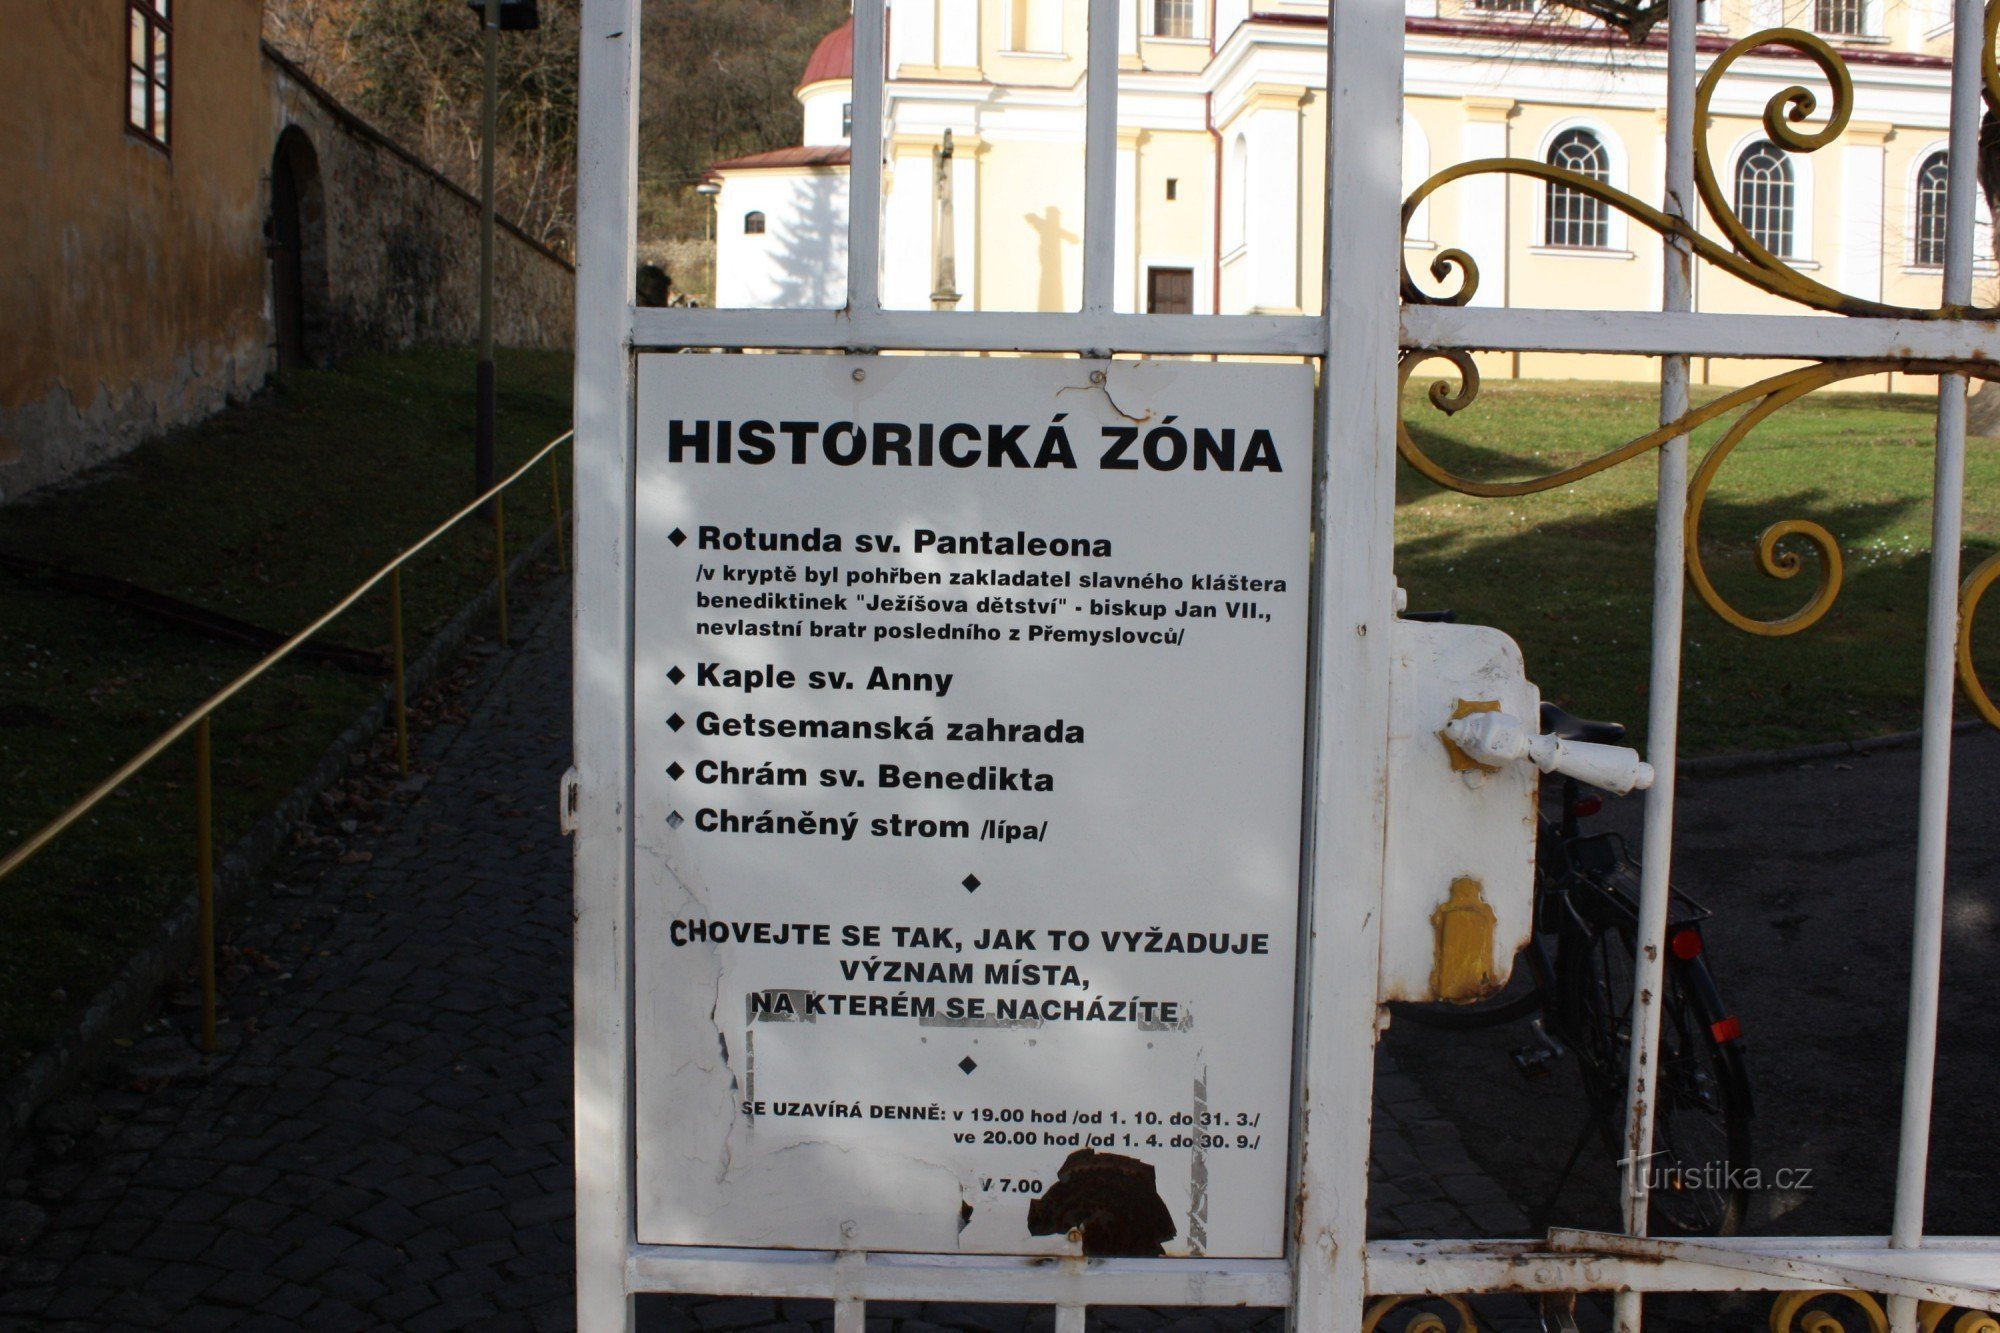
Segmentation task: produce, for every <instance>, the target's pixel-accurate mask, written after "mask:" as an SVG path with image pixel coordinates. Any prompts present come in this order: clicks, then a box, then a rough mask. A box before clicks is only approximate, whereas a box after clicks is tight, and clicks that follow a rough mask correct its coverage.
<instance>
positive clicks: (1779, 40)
mask: <svg viewBox="0 0 2000 1333" xmlns="http://www.w3.org/2000/svg"><path fill="white" fill-rule="evenodd" d="M1996 23H2000V5H1990V6H1989V7H1988V9H1987V29H1988V36H1989V41H1988V44H1987V63H1986V79H1987V87H1988V95H1989V96H1990V97H1992V98H1994V99H1995V101H1996V103H2000V68H1996V65H1995V59H1996V57H1995V54H1994V50H1993V44H1992V41H1991V38H1992V37H1993V36H1994V34H1995V32H1996V26H1995V25H1996ZM1772 48H1777V49H1782V50H1785V51H1790V52H1793V53H1795V54H1798V55H1801V56H1803V57H1805V58H1806V59H1807V60H1809V61H1810V62H1812V64H1813V65H1814V66H1816V67H1817V68H1818V70H1819V71H1820V73H1821V74H1823V75H1824V76H1825V77H1826V80H1827V83H1828V85H1829V87H1830V90H1831V106H1830V107H1829V109H1828V111H1827V117H1826V121H1825V123H1824V124H1823V125H1820V126H1819V127H1818V128H1811V127H1809V126H1808V124H1807V122H1809V121H1810V120H1811V119H1812V118H1813V116H1814V115H1815V114H1817V113H1818V111H1819V95H1818V94H1816V93H1814V92H1813V91H1812V89H1810V88H1807V87H1805V86H1804V85H1803V84H1793V85H1791V86H1790V87H1787V88H1785V89H1782V90H1781V91H1779V92H1778V93H1776V94H1775V95H1773V96H1772V97H1771V98H1770V100H1769V101H1768V102H1766V103H1765V105H1764V117H1763V120H1764V130H1765V132H1766V133H1767V134H1768V135H1769V136H1770V138H1771V141H1772V142H1773V143H1775V144H1777V145H1778V146H1779V147H1780V148H1782V149H1784V150H1785V151H1786V152H1789V153H1800V154H1807V153H1816V152H1818V151H1819V150H1820V149H1822V148H1824V147H1826V146H1827V145H1828V144H1830V143H1833V142H1834V141H1835V140H1836V139H1838V138H1839V137H1840V135H1841V134H1842V133H1843V132H1844V131H1845V130H1846V129H1847V122H1848V119H1849V118H1850V117H1851V116H1852V115H1853V113H1854V79H1853V76H1852V75H1851V74H1850V73H1849V72H1848V69H1847V63H1846V62H1845V61H1844V60H1842V59H1841V58H1840V55H1839V53H1838V52H1836V51H1835V50H1834V49H1833V48H1832V47H1831V46H1829V45H1827V44H1826V43H1825V42H1824V41H1822V40H1820V39H1819V38H1818V37H1815V36H1813V35H1812V34H1811V33H1809V32H1801V31H1800V30H1798V29H1796V28H1767V29H1765V30H1764V31H1762V32H1756V33H1752V34H1750V35H1749V36H1748V37H1745V38H1743V39H1742V40H1741V41H1738V42H1736V43H1735V44H1733V45H1732V46H1730V47H1729V49H1728V50H1726V51H1724V52H1723V53H1722V54H1721V55H1719V56H1717V57H1716V58H1715V61H1714V63H1712V64H1711V65H1710V66H1709V67H1708V70H1707V71H1706V72H1705V73H1704V74H1703V75H1702V78H1701V82H1700V84H1699V85H1698V86H1697V88H1696V90H1695V112H1694V123H1695V125H1696V126H1697V127H1703V128H1698V129H1697V131H1696V139H1695V145H1694V150H1695V152H1694V171H1695V190H1696V193H1697V194H1699V196H1700V197H1701V201H1702V205H1703V207H1704V208H1705V209H1706V210H1707V212H1708V215H1709V217H1710V218H1711V219H1712V220H1713V221H1714V223H1715V226H1716V227H1717V228H1718V229H1719V230H1720V231H1721V232H1722V233H1723V235H1724V237H1726V238H1727V241H1728V243H1727V244H1724V243H1722V242H1720V241H1717V240H1715V239H1714V238H1713V237H1710V236H1704V235H1703V234H1702V233H1701V231H1700V230H1699V229H1698V228H1697V227H1696V226H1695V225H1694V223H1693V222H1691V221H1688V220H1684V219H1681V218H1677V217H1674V216H1672V215H1671V214H1668V213H1666V212H1664V211H1662V210H1661V209H1658V208H1655V207H1653V206H1652V205H1651V204H1648V203H1646V202H1645V201H1644V200H1642V199H1640V198H1638V197H1637V196H1635V195H1631V194H1627V193H1626V192H1625V191H1623V190H1619V189H1616V188H1614V187H1612V186H1611V185H1609V184H1607V183H1605V182H1603V181H1600V180H1594V179H1592V178H1591V177H1589V176H1586V175H1583V174H1581V173H1579V172H1575V171H1571V170H1569V169H1568V168H1566V167H1558V166H1555V165H1553V164H1551V163H1547V162H1537V161H1534V160H1533V159H1531V158H1522V157H1489V158H1480V159H1477V160H1475V161H1471V162H1461V163H1459V164H1458V165H1456V166H1453V167H1448V168H1446V169H1445V170H1444V171H1441V172H1439V173H1437V174H1436V175H1435V176H1432V177H1431V178H1430V179H1429V180H1427V181H1425V182H1424V183H1423V184H1422V185H1420V186H1418V187H1417V188H1416V190H1415V191H1413V192H1412V193H1411V195H1410V197H1409V198H1408V199H1406V200H1404V201H1403V228H1404V231H1405V232H1406V233H1407V232H1408V229H1409V224H1410V219H1411V218H1412V217H1414V216H1415V215H1416V212H1417V210H1418V209H1419V208H1420V207H1422V206H1423V204H1424V202H1425V201H1426V200H1427V199H1429V198H1430V197H1431V196H1432V195H1433V194H1435V193H1437V192H1438V191H1439V190H1441V189H1443V188H1444V187H1445V186H1447V185H1450V184H1452V183H1453V182H1456V181H1461V180H1465V179H1468V178H1469V177H1473V176H1485V175H1495V174H1500V175H1510V176H1525V177H1528V178H1530V179H1534V180H1539V181H1543V182H1545V183H1547V184H1554V185H1561V186H1563V187H1564V188H1565V189H1569V190H1574V191H1576V192H1577V193H1578V194H1583V195H1588V196H1589V197H1590V198H1593V199H1597V200H1601V201H1602V202H1604V203H1605V204H1607V205H1609V206H1610V207H1612V208H1615V209H1617V210H1618V211H1619V212H1621V213H1623V214H1625V215H1626V216H1627V217H1629V218H1631V219H1632V220H1633V221H1635V222H1637V223H1639V224H1640V225H1642V226H1644V227H1647V228H1649V229H1650V230H1652V231H1655V232H1657V233H1659V234H1660V235H1661V236H1665V237H1669V238H1672V239H1675V240H1678V241H1679V242H1681V243H1682V244H1684V245H1685V246H1687V248H1688V249H1690V250H1691V251H1693V252H1694V253H1695V254H1697V255H1699V256H1701V258H1702V259H1704V260H1706V261H1707V262H1708V263H1710V264H1713V265H1715V266H1716V267H1717V268H1720V269H1723V270H1724V271H1726V272H1728V273H1731V274H1733V275H1735V276H1736V277H1738V278H1741V279H1742V280H1743V281H1745V282H1747V283H1749V284H1751V285H1752V286H1754V287H1758V288H1761V289H1762V290H1764V291H1767V292H1770V293H1772V294H1773V295H1776V296H1781V297H1784V298H1785V299H1786V300H1788V301H1794V302H1796V303H1798V304H1799V305H1802V306H1807V307H1809V308H1811V309H1814V310H1828V311H1833V312H1836V313H1838V314H1843V315H1873V316H1892V317H1897V318H1904V319H1958V318H1963V317H1965V316H1967V315H1975V314H1976V315H1979V316H1982V317H1991V316H1993V315H1994V314H1996V313H2000V312H1996V311H1995V310H1993V309H1988V308H1983V307H1980V308H1974V307H1967V306H1957V305H1941V306H1938V307H1936V308H1934V309H1933V308H1930V307H1923V306H1897V305H1888V304H1885V303H1883V302H1881V301H1872V300H1867V299H1864V298H1862V297H1858V296H1851V295H1849V294H1848V293H1846V292H1842V291H1840V290H1838V289H1836V288H1833V287H1829V286H1827V285H1826V284H1825V283H1822V282H1816V281H1814V280H1813V279H1811V278H1809V277H1807V276H1806V275H1805V274H1803V273H1801V272H1799V271H1798V270H1797V269H1795V268H1793V267H1791V266H1790V265H1789V264H1787V263H1786V262H1785V261H1784V260H1783V259H1782V258H1781V257H1779V256H1777V255H1774V254H1772V253H1771V251H1770V250H1769V249H1767V248H1765V247H1764V246H1763V245H1762V244H1760V243H1759V242H1758V240H1757V238H1756V237H1755V236H1754V235H1752V234H1751V231H1750V229H1749V228H1748V227H1747V226H1745V225H1744V223H1743V219H1742V218H1740V217H1738V216H1737V214H1736V210H1735V206H1734V204H1733V203H1732V202H1731V200H1730V197H1729V194H1728V192H1727V191H1726V190H1725V189H1724V188H1723V186H1722V184H1721V183H1720V181H1719V180H1718V177H1717V174H1716V170H1715V162H1714V155H1713V153H1712V152H1711V150H1710V145H1709V143H1708V138H1707V135H1706V133H1705V127H1706V126H1707V125H1708V123H1709V119H1710V114H1709V104H1710V103H1711V102H1712V101H1713V100H1714V97H1715V92H1716V89H1717V87H1719V86H1720V84H1721V81H1722V79H1723V78H1724V76H1726V75H1727V74H1728V73H1729V70H1730V67H1731V66H1732V65H1734V64H1735V63H1736V62H1737V61H1738V60H1741V59H1742V58H1743V57H1745V56H1747V55H1752V54H1755V53H1758V52H1765V51H1768V50H1770V49H1772ZM1430 273H1431V277H1432V278H1433V279H1435V280H1436V281H1437V282H1438V283H1440V284H1444V285H1446V286H1448V287H1449V290H1446V291H1443V292H1429V291H1425V290H1424V289H1423V288H1421V287H1419V286H1418V285H1417V283H1416V280H1415V279H1414V278H1412V277H1411V276H1410V270H1409V265H1408V263H1407V260H1406V262H1405V264H1404V267H1403V279H1402V288H1403V299H1404V300H1405V301H1407V302H1409V303H1411V304H1413V305H1454V306H1455V305H1464V304H1465V303H1466V302H1468V301H1470V300H1471V299H1472V297H1473V294H1474V293H1475V292H1476V291H1477V290H1478V289H1479V265H1478V264H1477V263H1476V262H1475V261H1474V260H1473V258H1472V256H1471V255H1469V254H1467V253H1466V252H1465V251H1464V250H1461V249H1446V250H1441V251H1439V252H1438V254H1437V255H1436V257H1435V258H1433V259H1432V260H1431V263H1430ZM1454 276H1455V277H1456V286H1450V284H1451V283H1452V282H1453V280H1454Z"/></svg>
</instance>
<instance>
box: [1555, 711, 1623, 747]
mask: <svg viewBox="0 0 2000 1333" xmlns="http://www.w3.org/2000/svg"><path fill="white" fill-rule="evenodd" d="M1542 730H1543V731H1544V732H1545V733H1547V734H1548V735H1551V736H1560V737H1561V738H1562V739H1564V740H1566V741H1588V742H1590V743H1591V744H1592V745H1616V744H1617V743H1618V742H1619V741H1622V740H1624V739H1625V724H1624V723H1622V722H1592V721H1590V720H1589V719H1587V718H1581V717H1572V716H1571V715H1570V714H1569V713H1567V712H1565V711H1563V710H1562V709H1560V708H1558V707H1556V706H1555V705H1554V704H1552V703H1549V702H1547V701H1544V702H1543V703H1542Z"/></svg>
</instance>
